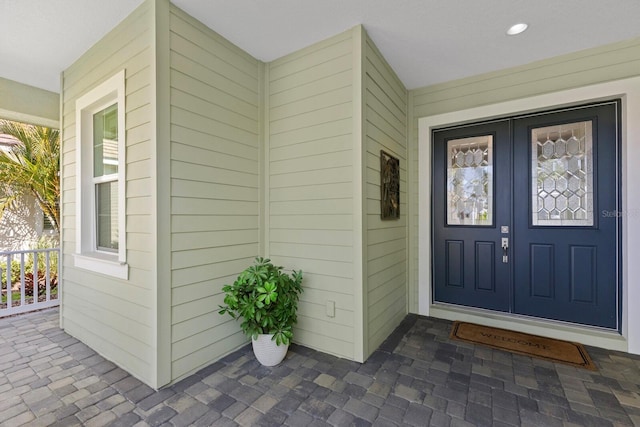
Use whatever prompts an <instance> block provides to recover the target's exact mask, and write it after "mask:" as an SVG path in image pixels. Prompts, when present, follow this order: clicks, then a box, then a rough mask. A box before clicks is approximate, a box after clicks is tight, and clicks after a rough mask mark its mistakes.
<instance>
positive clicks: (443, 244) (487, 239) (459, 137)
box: [433, 120, 511, 311]
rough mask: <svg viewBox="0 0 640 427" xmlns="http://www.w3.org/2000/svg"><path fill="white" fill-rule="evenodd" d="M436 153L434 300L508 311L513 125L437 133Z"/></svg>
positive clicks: (434, 176) (434, 188)
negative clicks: (506, 245) (505, 235)
mask: <svg viewBox="0 0 640 427" xmlns="http://www.w3.org/2000/svg"><path fill="white" fill-rule="evenodd" d="M433 155H434V175H433V194H434V199H433V200H434V203H433V224H434V226H433V242H434V245H433V266H434V270H433V271H434V283H435V287H434V299H435V300H436V301H439V302H446V303H452V304H460V305H466V306H471V307H481V308H486V309H490V310H499V311H509V309H510V299H511V298H510V292H511V291H510V277H511V273H510V268H509V264H508V263H503V262H502V248H501V238H502V234H501V226H509V224H510V221H511V184H510V183H511V131H510V121H509V120H501V121H497V122H492V123H485V124H480V125H473V126H464V127H457V128H454V129H448V130H442V131H438V132H435V133H434V145H433Z"/></svg>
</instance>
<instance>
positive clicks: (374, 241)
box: [363, 37, 408, 357]
mask: <svg viewBox="0 0 640 427" xmlns="http://www.w3.org/2000/svg"><path fill="white" fill-rule="evenodd" d="M364 56H365V57H364V70H363V71H364V74H365V75H364V80H363V84H364V88H363V92H364V95H363V96H364V104H365V105H363V110H364V121H365V123H364V127H365V135H364V139H365V141H364V146H365V147H366V151H367V153H366V156H365V164H363V167H365V168H366V173H365V176H366V191H365V195H364V197H366V204H365V206H366V219H365V224H366V231H367V234H366V238H365V242H366V249H365V250H366V253H367V257H366V259H365V260H364V262H365V263H366V269H365V271H366V274H367V276H366V277H365V292H366V293H367V297H366V303H367V307H366V308H365V314H366V318H365V321H366V322H367V325H368V327H367V328H366V331H367V335H368V336H367V340H366V342H367V347H368V348H366V349H365V357H366V356H368V355H369V354H371V353H372V352H373V351H375V349H376V348H378V346H379V345H380V344H382V342H383V341H384V340H385V339H386V338H387V337H388V336H389V334H390V333H391V332H392V331H393V329H394V328H395V327H396V326H398V324H399V323H400V321H401V320H402V319H403V318H404V316H405V315H406V314H407V280H408V270H407V267H408V263H407V231H408V230H407V221H406V218H407V207H408V204H407V179H406V177H407V90H406V89H405V87H404V85H403V84H402V82H401V81H400V80H399V79H398V77H397V76H396V74H395V73H394V71H393V70H392V69H391V67H390V66H389V64H387V62H386V61H385V59H384V58H383V57H382V55H381V54H380V52H379V51H378V49H377V48H376V47H375V45H374V44H373V41H372V40H371V39H370V38H369V37H366V44H365V53H364ZM380 150H384V151H386V152H388V153H390V154H391V155H393V156H395V157H397V158H398V159H399V160H400V218H399V219H397V220H384V221H383V220H382V219H381V218H380Z"/></svg>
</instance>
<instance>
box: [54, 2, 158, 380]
mask: <svg viewBox="0 0 640 427" xmlns="http://www.w3.org/2000/svg"><path fill="white" fill-rule="evenodd" d="M151 13H152V12H151V10H150V9H149V3H145V4H143V6H141V7H140V8H138V9H137V10H136V11H134V12H133V14H131V15H130V16H129V17H128V18H126V19H125V20H124V21H123V22H122V23H121V24H120V25H118V26H117V27H116V28H115V29H114V30H113V31H112V32H110V33H109V34H108V35H107V36H105V37H104V38H103V39H102V40H101V41H99V42H98V43H97V44H96V45H95V46H93V47H92V48H91V49H90V50H89V51H87V52H86V53H85V54H84V55H83V56H82V57H81V58H80V59H79V60H78V61H76V62H75V63H74V64H73V65H71V66H70V67H69V68H68V69H67V70H65V71H64V73H63V82H62V97H63V112H62V117H63V118H62V130H63V134H62V174H61V175H62V210H63V213H64V215H63V224H62V231H63V246H62V247H63V265H64V269H63V278H62V279H63V282H64V288H63V290H64V294H63V299H64V305H63V309H62V316H63V325H64V328H65V330H66V331H67V332H68V333H70V334H71V335H73V336H75V337H77V338H79V339H80V340H82V341H83V342H85V343H86V344H87V345H89V346H90V347H92V348H94V349H95V350H96V351H98V352H99V353H101V354H102V355H104V356H105V357H107V358H108V359H110V360H112V361H114V362H115V363H116V364H118V365H119V366H122V367H123V368H124V369H126V370H128V371H129V372H131V373H132V374H133V375H135V376H136V377H139V378H140V379H142V380H144V381H145V382H147V383H150V384H152V383H154V381H155V378H154V375H155V374H154V373H153V372H152V366H151V365H152V364H151V361H152V360H154V359H155V351H156V350H155V348H154V345H155V344H154V342H153V331H154V329H155V325H154V324H153V322H154V318H153V310H154V309H153V307H152V301H154V292H155V286H154V283H152V282H151V279H150V278H151V277H153V272H152V270H153V268H154V266H153V262H152V260H153V259H154V257H155V252H154V248H153V247H152V245H151V244H150V243H149V242H152V241H154V239H153V235H152V232H153V230H152V227H151V226H150V224H152V217H153V209H154V207H153V206H152V205H151V203H150V200H151V196H152V188H151V174H152V170H151V165H150V161H149V159H150V158H151V156H152V153H151V150H152V149H153V148H152V144H151V142H150V139H151V122H152V116H151V115H152V111H153V108H152V106H151V104H150V102H151V92H152V91H153V89H152V88H151V74H150V65H151V60H152V53H151V43H152V38H153V34H152V32H151V29H150V23H151V20H152V18H151ZM122 69H125V78H126V83H125V87H126V100H125V108H126V119H125V120H126V155H127V165H126V168H127V169H126V179H127V182H126V198H127V209H126V211H127V218H126V220H127V225H126V231H127V233H126V239H127V262H128V264H129V280H128V281H123V280H119V279H115V278H113V277H107V276H103V275H100V274H97V273H93V272H91V271H88V270H82V269H78V268H75V267H74V262H73V256H72V254H73V253H74V251H75V248H76V242H75V236H76V230H75V225H76V224H75V202H76V200H75V199H76V195H75V188H76V183H75V179H76V157H75V156H76V135H75V133H76V130H75V126H76V122H75V121H76V111H75V103H76V99H77V98H78V97H79V96H81V95H83V94H85V93H86V92H88V91H89V90H91V89H93V88H94V87H95V86H97V85H98V84H100V83H102V82H103V81H104V80H106V79H108V78H110V77H111V76H112V75H114V74H116V73H117V72H118V71H120V70H122Z"/></svg>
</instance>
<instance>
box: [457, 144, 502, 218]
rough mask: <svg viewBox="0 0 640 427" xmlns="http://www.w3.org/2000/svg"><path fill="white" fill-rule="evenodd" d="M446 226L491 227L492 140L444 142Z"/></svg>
mask: <svg viewBox="0 0 640 427" xmlns="http://www.w3.org/2000/svg"><path fill="white" fill-rule="evenodd" d="M447 153H448V154H447V211H448V212H447V224H448V225H492V224H493V136H492V135H486V136H479V137H472V138H462V139H453V140H451V141H448V142H447Z"/></svg>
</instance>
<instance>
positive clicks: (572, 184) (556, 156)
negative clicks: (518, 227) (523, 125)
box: [531, 121, 593, 226]
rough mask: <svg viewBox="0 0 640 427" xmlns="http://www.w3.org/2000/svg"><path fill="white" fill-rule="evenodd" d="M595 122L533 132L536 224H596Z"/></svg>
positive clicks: (533, 196)
mask: <svg viewBox="0 0 640 427" xmlns="http://www.w3.org/2000/svg"><path fill="white" fill-rule="evenodd" d="M592 151H593V141H592V123H591V121H585V122H578V123H569V124H564V125H557V126H548V127H544V128H537V129H532V130H531V161H532V165H531V166H532V167H531V171H532V178H531V201H532V207H533V212H532V224H533V225H538V226H591V225H593V153H592Z"/></svg>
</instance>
